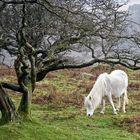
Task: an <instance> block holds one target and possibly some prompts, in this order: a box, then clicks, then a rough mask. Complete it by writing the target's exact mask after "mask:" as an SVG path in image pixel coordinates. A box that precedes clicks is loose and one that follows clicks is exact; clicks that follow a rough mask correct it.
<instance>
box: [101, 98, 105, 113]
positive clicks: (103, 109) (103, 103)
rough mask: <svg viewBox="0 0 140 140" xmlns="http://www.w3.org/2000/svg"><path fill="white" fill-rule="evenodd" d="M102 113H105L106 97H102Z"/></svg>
mask: <svg viewBox="0 0 140 140" xmlns="http://www.w3.org/2000/svg"><path fill="white" fill-rule="evenodd" d="M100 113H101V114H104V113H105V99H102V110H101V112H100Z"/></svg>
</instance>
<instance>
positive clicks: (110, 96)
mask: <svg viewBox="0 0 140 140" xmlns="http://www.w3.org/2000/svg"><path fill="white" fill-rule="evenodd" d="M108 99H109V102H110V104H111V106H112V109H113V113H114V114H117V112H116V109H115V106H114V103H113V100H112V95H111V94H110V95H109V96H108Z"/></svg>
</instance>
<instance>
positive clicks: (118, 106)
mask: <svg viewBox="0 0 140 140" xmlns="http://www.w3.org/2000/svg"><path fill="white" fill-rule="evenodd" d="M120 105H121V103H120V97H118V104H117V107H116V110H117V111H120Z"/></svg>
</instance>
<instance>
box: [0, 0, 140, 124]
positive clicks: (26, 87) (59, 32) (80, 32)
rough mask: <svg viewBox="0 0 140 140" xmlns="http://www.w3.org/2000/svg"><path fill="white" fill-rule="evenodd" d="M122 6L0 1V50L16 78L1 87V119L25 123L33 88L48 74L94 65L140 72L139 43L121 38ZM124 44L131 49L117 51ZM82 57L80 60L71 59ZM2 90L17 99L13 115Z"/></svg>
mask: <svg viewBox="0 0 140 140" xmlns="http://www.w3.org/2000/svg"><path fill="white" fill-rule="evenodd" d="M121 6H122V5H119V3H118V2H116V1H113V0H97V1H93V0H73V1H71V0H67V1H65V0H61V1H60V0H52V1H49V0H1V3H0V13H1V14H0V18H1V21H0V36H1V38H0V47H1V50H3V49H4V50H7V51H8V52H9V53H10V54H11V55H15V56H16V59H15V64H14V68H15V71H16V75H17V84H10V83H4V82H2V83H1V84H0V93H1V94H0V110H1V112H2V119H3V120H4V121H5V122H8V121H11V120H13V119H14V118H16V115H17V114H18V115H20V116H23V117H26V118H27V117H30V111H31V109H30V107H31V99H32V93H33V91H34V89H35V83H36V82H37V81H40V80H42V79H43V78H44V77H45V76H46V75H47V74H48V73H49V72H50V71H54V70H58V69H64V68H82V67H86V66H90V65H93V64H94V63H109V64H121V65H123V66H126V67H129V68H131V69H135V70H137V69H140V65H139V63H140V57H139V55H137V54H136V53H132V51H135V49H136V48H137V49H139V39H138V38H137V36H132V35H131V36H130V35H129V36H127V35H126V30H127V28H126V27H127V23H126V16H127V13H126V12H122V11H120V10H119V8H120V7H121ZM124 40H129V41H130V42H133V43H135V44H137V45H135V47H136V48H135V49H134V48H133V47H131V48H130V49H129V50H128V48H127V47H123V46H122V45H119V44H121V42H124ZM85 51H86V52H87V53H86V54H87V55H86V56H84V59H83V57H80V58H79V59H74V54H75V53H78V54H80V56H81V55H83V52H85ZM87 56H90V57H89V58H88V59H86V58H87ZM5 88H6V89H11V90H14V91H18V92H20V93H22V99H21V102H20V105H19V108H18V112H16V111H15V110H16V109H15V106H14V103H13V102H12V100H11V99H10V97H9V96H8V94H7V93H6V92H5V90H4V89H5Z"/></svg>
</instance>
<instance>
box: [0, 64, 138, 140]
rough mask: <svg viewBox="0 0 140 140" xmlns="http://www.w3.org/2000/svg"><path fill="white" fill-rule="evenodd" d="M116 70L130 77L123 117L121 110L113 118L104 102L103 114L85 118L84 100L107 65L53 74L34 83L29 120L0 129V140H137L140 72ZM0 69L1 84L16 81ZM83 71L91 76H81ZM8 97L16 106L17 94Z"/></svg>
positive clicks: (106, 70)
mask: <svg viewBox="0 0 140 140" xmlns="http://www.w3.org/2000/svg"><path fill="white" fill-rule="evenodd" d="M118 68H119V69H123V70H125V71H126V73H127V74H128V75H129V88H128V98H129V104H128V106H127V107H126V109H127V112H126V113H125V114H124V113H123V112H122V111H120V112H119V113H118V114H117V115H113V114H112V108H111V105H110V104H109V103H107V107H106V112H105V114H104V115H102V114H100V113H99V112H100V107H99V108H98V109H96V111H95V113H94V115H93V117H91V118H88V117H86V112H85V109H84V106H83V97H84V96H85V95H88V93H89V91H90V90H91V88H92V86H93V84H94V82H95V80H96V78H97V76H98V75H99V74H100V73H102V72H109V71H110V70H111V69H110V67H109V66H107V65H99V66H98V67H95V68H92V67H89V68H83V69H76V70H72V69H71V70H60V71H55V72H52V73H49V74H48V75H47V77H46V78H45V79H44V80H43V81H41V82H39V83H37V88H36V90H35V92H34V94H33V100H32V120H31V121H24V122H23V121H20V120H19V121H16V122H12V123H9V124H7V125H3V126H0V140H6V139H7V140H112V139H113V140H140V134H139V132H140V115H139V112H140V100H139V97H140V79H139V78H140V71H132V70H128V69H126V68H123V67H120V66H117V67H115V69H118ZM0 69H1V72H0V76H1V78H0V81H9V82H14V81H15V80H16V79H15V77H14V72H13V70H9V71H8V70H7V71H6V70H3V69H4V68H3V67H1V68H0ZM84 72H86V73H91V74H93V76H92V77H89V76H87V75H83V74H82V73H84ZM9 95H10V96H11V97H12V99H13V101H14V102H15V103H16V104H17V105H18V104H19V99H20V98H21V96H20V94H18V93H14V92H12V91H9ZM114 100H115V99H114Z"/></svg>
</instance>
